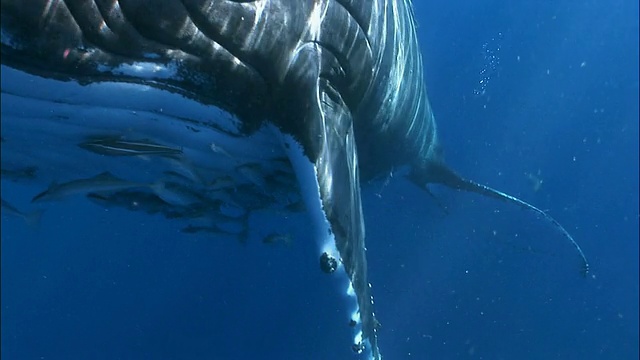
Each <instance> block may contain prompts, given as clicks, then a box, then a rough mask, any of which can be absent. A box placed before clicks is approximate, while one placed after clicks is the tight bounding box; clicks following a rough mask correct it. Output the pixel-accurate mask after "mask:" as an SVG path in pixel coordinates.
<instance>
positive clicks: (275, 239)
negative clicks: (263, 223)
mask: <svg viewBox="0 0 640 360" xmlns="http://www.w3.org/2000/svg"><path fill="white" fill-rule="evenodd" d="M262 242H263V243H264V244H268V245H278V244H281V245H285V246H291V244H292V243H293V239H292V237H291V234H281V233H277V232H274V233H271V234H269V235H267V236H265V237H264V238H263V239H262Z"/></svg>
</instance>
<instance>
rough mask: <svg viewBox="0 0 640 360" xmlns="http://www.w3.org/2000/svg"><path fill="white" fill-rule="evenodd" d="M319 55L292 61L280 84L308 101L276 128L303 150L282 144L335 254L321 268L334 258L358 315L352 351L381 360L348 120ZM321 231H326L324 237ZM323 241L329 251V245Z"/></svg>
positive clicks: (311, 53)
mask: <svg viewBox="0 0 640 360" xmlns="http://www.w3.org/2000/svg"><path fill="white" fill-rule="evenodd" d="M318 51H321V50H320V49H319V48H317V47H313V48H311V47H309V48H308V49H306V50H305V51H301V54H300V55H299V57H298V59H297V61H299V63H300V64H299V66H295V67H294V69H295V70H297V72H295V71H294V72H293V73H291V74H290V76H291V78H290V79H288V80H289V81H285V84H287V90H288V91H289V92H291V91H296V92H299V93H301V94H306V95H307V97H306V100H305V101H303V104H299V103H296V104H289V105H290V106H294V107H295V109H294V110H293V111H287V113H288V114H291V113H294V114H298V115H299V116H298V118H293V119H292V118H289V119H288V120H287V121H284V122H283V123H280V124H279V128H280V129H281V130H282V131H283V132H284V133H285V134H289V135H291V136H292V138H293V139H294V140H295V143H298V144H299V145H301V146H302V149H301V150H302V151H297V153H298V154H299V155H296V151H293V148H294V147H297V148H299V146H297V145H294V146H292V145H291V144H288V145H287V143H285V144H286V145H285V147H286V148H287V149H288V150H287V151H288V153H289V157H290V159H291V161H292V162H293V163H294V168H295V171H296V175H297V177H298V181H299V182H300V185H301V189H302V192H303V196H304V197H305V203H306V207H307V209H308V211H309V213H310V214H311V216H312V218H314V219H316V220H314V221H315V222H316V224H317V223H319V222H322V223H323V224H324V225H323V226H324V229H325V230H324V233H320V235H319V236H321V237H324V239H323V240H321V241H327V239H329V240H330V239H331V238H333V239H334V242H335V249H337V251H338V254H335V253H334V254H331V255H332V256H331V257H328V256H326V254H325V256H324V258H325V260H326V259H327V258H329V259H330V261H331V263H332V264H329V265H328V264H327V263H326V261H325V263H323V262H322V259H323V257H322V256H321V257H320V259H321V268H322V269H323V270H324V271H326V272H332V271H333V270H335V269H336V267H339V266H336V265H337V262H336V261H335V260H336V258H337V257H339V258H340V262H341V263H342V265H343V266H344V270H345V271H346V274H347V276H348V278H349V280H350V282H351V285H352V287H353V293H355V297H356V301H357V305H358V312H359V313H358V318H359V319H356V320H359V324H357V325H358V326H357V327H360V328H361V333H360V332H358V333H357V334H356V336H355V340H354V343H353V350H354V351H356V352H358V353H359V352H362V351H363V350H364V349H365V348H368V349H367V350H368V351H370V353H371V355H372V357H373V358H374V359H380V358H381V357H380V354H379V351H378V345H377V337H376V328H377V327H378V322H377V321H376V319H375V316H374V313H373V305H372V298H371V289H370V286H369V282H368V280H367V260H366V254H365V240H364V238H365V229H364V220H363V213H362V205H361V199H360V179H359V170H358V156H357V151H356V141H355V136H354V124H353V118H352V115H351V111H350V110H349V107H348V106H347V105H346V104H345V102H344V100H343V98H342V95H341V94H340V91H338V90H337V89H336V88H335V87H334V86H333V84H332V81H331V77H330V76H326V75H325V76H323V73H322V69H323V68H324V67H323V63H322V61H323V60H320V63H319V62H318V60H319V59H322V55H321V54H320V55H318V53H317V52H318ZM325 60H326V59H325ZM296 157H297V158H296ZM296 163H297V164H296ZM301 164H302V165H301ZM318 219H320V220H318ZM326 227H329V233H327V231H326ZM331 235H332V236H331ZM327 243H328V244H329V245H330V247H331V248H332V249H333V244H331V241H328V242H327ZM322 246H323V247H324V246H325V243H323V244H322ZM327 247H328V246H327ZM322 251H324V249H323V250H322ZM345 323H347V321H345ZM351 323H353V324H354V326H355V324H356V323H357V321H353V322H351ZM356 331H357V330H356Z"/></svg>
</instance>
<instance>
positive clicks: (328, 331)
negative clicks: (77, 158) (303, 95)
mask: <svg viewBox="0 0 640 360" xmlns="http://www.w3.org/2000/svg"><path fill="white" fill-rule="evenodd" d="M445 3H446V4H445ZM516 3H517V5H516ZM538 3H539V2H524V3H523V2H510V1H485V2H482V3H479V2H472V1H452V2H435V1H429V2H424V1H420V2H416V4H415V8H416V15H417V19H418V22H419V37H420V41H421V44H422V51H423V54H424V57H425V59H424V60H425V68H426V71H427V75H426V76H427V85H428V89H429V94H430V100H431V103H432V106H433V108H434V111H435V113H436V118H437V120H438V124H439V131H440V136H441V139H442V142H443V144H444V147H445V154H446V158H447V161H448V163H449V164H450V165H451V166H452V167H453V168H455V169H456V170H458V171H459V172H461V173H462V174H464V175H465V176H468V177H470V178H473V179H474V180H476V181H479V182H482V183H486V184H489V185H491V186H493V187H496V188H498V189H501V190H503V191H506V192H509V193H512V194H514V195H516V196H519V197H522V198H523V199H525V200H527V201H530V202H532V203H533V204H535V205H537V206H539V207H540V208H543V209H546V210H548V211H549V213H550V214H551V215H553V216H554V217H555V218H556V219H557V220H559V221H560V222H561V223H562V224H564V225H565V227H566V228H567V229H568V230H569V231H570V232H571V233H572V234H573V236H574V237H575V238H576V240H577V241H578V242H579V243H580V244H581V245H582V247H583V249H584V251H585V253H586V254H587V256H588V258H589V260H590V262H591V269H592V272H591V274H590V275H591V276H589V277H588V278H587V279H584V278H582V277H581V276H580V274H579V266H580V263H579V258H578V257H577V255H576V253H575V252H574V251H573V249H572V247H571V246H570V245H569V244H568V243H567V242H566V241H565V240H564V238H563V237H562V236H561V235H560V234H559V233H558V232H557V231H555V229H554V228H553V227H552V226H550V225H549V224H548V223H546V222H545V221H544V220H542V219H539V218H537V217H536V216H535V215H534V214H532V213H530V212H526V211H521V210H519V209H517V208H514V207H513V206H508V205H505V204H502V203H500V202H496V201H494V200H490V199H484V198H479V197H478V196H476V195H472V194H465V193H458V192H454V191H451V190H449V189H445V188H439V187H434V188H433V192H434V193H435V195H436V196H437V198H438V199H439V201H440V202H441V203H443V204H444V205H445V206H446V207H447V209H448V214H446V213H445V212H443V211H442V210H441V209H440V208H439V207H438V205H437V204H436V203H435V202H434V201H433V199H432V198H431V197H429V196H428V195H427V194H425V193H424V192H422V191H420V190H418V189H416V188H414V187H413V186H412V185H410V184H408V183H407V182H405V181H403V180H402V179H393V180H392V181H391V182H390V183H389V185H387V186H385V187H382V184H379V183H376V184H371V185H370V186H369V187H366V188H365V190H364V193H363V196H364V207H365V216H366V223H367V244H368V260H369V274H370V278H371V282H372V284H373V293H374V295H375V302H376V310H377V315H378V317H379V319H380V321H381V323H382V326H383V327H382V329H381V330H380V346H381V349H382V352H383V355H384V356H385V358H386V359H637V358H638V316H639V314H638V281H639V280H638V266H639V265H638V207H639V204H638V146H639V145H638V4H637V2H633V1H629V0H624V1H609V2H595V1H589V2H575V1H555V2H544V4H542V5H541V4H538ZM534 4H535V5H534ZM481 81H482V83H481ZM528 174H532V175H534V176H535V177H536V178H539V179H541V180H543V182H542V185H541V186H540V187H539V189H537V191H536V189H535V188H534V186H533V183H532V181H531V179H530V176H529V175H528ZM38 191H39V189H33V188H28V187H21V186H18V185H15V184H12V183H7V182H3V183H2V197H3V198H4V199H6V200H9V201H11V202H12V203H14V204H16V205H20V206H25V207H26V205H25V202H24V200H20V199H22V198H27V199H28V198H30V197H31V196H33V194H34V193H37V192H38ZM376 193H379V194H380V195H381V196H376ZM1 230H2V350H1V355H2V358H3V359H258V358H259V359H303V358H304V359H354V358H356V357H355V356H354V355H352V353H351V350H350V339H351V337H352V335H351V333H350V332H351V329H350V328H349V327H348V326H347V325H346V322H345V319H347V316H348V314H347V309H346V306H345V304H346V301H345V299H344V298H345V295H343V289H341V288H339V287H338V286H337V284H336V283H335V282H334V281H332V279H331V278H330V277H328V276H327V275H326V274H323V273H321V272H320V271H319V269H318V266H317V254H316V249H315V245H309V244H308V242H309V241H308V240H309V239H304V238H300V239H294V243H293V245H292V246H291V247H267V246H265V245H264V244H261V243H248V244H244V245H242V244H237V243H235V242H229V241H220V240H219V239H211V238H210V237H207V236H188V235H184V234H182V233H180V232H179V226H178V225H176V224H174V223H170V222H166V221H163V220H162V218H160V217H152V216H146V215H141V214H135V213H130V212H126V211H120V210H116V209H112V210H109V211H105V210H104V209H101V208H99V207H97V206H95V205H93V204H90V203H88V202H87V201H86V200H84V199H82V198H78V199H73V200H71V201H66V202H63V203H56V204H55V206H52V207H50V208H49V209H48V210H47V212H46V213H45V214H44V217H43V219H42V223H41V224H40V226H39V227H38V228H37V229H33V228H29V227H27V226H25V224H24V222H21V221H16V220H15V218H12V217H8V216H6V214H3V216H2V229H1ZM305 240H307V241H305Z"/></svg>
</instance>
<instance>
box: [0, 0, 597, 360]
mask: <svg viewBox="0 0 640 360" xmlns="http://www.w3.org/2000/svg"><path fill="white" fill-rule="evenodd" d="M56 4H57V5H60V6H51V3H50V2H48V1H40V2H30V1H23V0H13V1H12V0H3V2H2V16H3V17H2V34H3V36H2V47H3V52H2V64H3V65H5V66H8V67H12V68H15V69H18V70H20V71H22V72H31V73H34V74H37V75H39V76H45V77H47V78H48V79H54V80H55V79H58V80H74V81H77V82H80V83H95V82H99V81H102V80H105V81H111V82H117V81H120V82H123V83H124V82H126V83H129V84H141V85H145V86H151V87H155V88H157V89H161V90H168V91H171V92H176V93H179V94H181V95H183V96H185V97H188V98H190V99H193V100H195V101H197V102H198V103H200V104H209V105H215V106H217V107H218V108H220V109H223V110H225V111H227V112H228V113H231V114H233V115H234V116H235V117H237V118H238V119H239V123H238V124H236V123H234V122H224V121H220V123H217V124H213V125H211V127H213V128H215V129H217V130H218V131H219V133H220V134H219V135H220V136H226V137H227V140H234V141H237V142H236V145H239V144H241V143H242V142H241V140H242V139H245V140H246V143H244V149H246V148H248V147H251V146H254V145H255V146H257V144H255V143H253V142H250V140H249V139H254V138H253V137H251V136H252V135H255V134H266V133H271V134H273V136H275V137H278V138H279V139H280V141H281V143H282V144H283V149H281V151H283V152H284V153H286V155H287V156H288V157H289V161H290V162H291V163H292V164H293V168H294V171H295V176H296V178H297V180H298V183H299V184H300V191H301V192H302V195H303V198H304V199H305V204H306V208H307V212H308V213H309V215H310V217H311V219H312V221H313V224H314V226H315V227H316V228H317V229H319V230H318V231H316V233H317V234H325V235H324V236H325V237H326V234H327V231H325V230H327V229H328V230H330V233H331V235H330V236H329V239H321V238H320V236H322V235H317V237H318V241H319V242H324V241H325V240H329V242H331V243H333V244H334V245H335V248H332V249H330V250H328V252H327V251H324V250H323V252H322V254H321V255H320V258H321V264H322V269H323V270H324V271H326V272H332V271H334V270H336V269H337V259H340V260H341V263H342V265H343V267H344V270H345V271H346V274H347V276H348V277H349V279H350V281H351V286H352V288H353V290H354V293H355V295H356V298H357V308H358V321H357V325H356V326H355V331H356V336H355V339H354V344H353V349H354V350H355V351H356V352H362V351H364V350H365V349H366V350H368V351H369V352H370V354H371V357H372V358H374V359H380V358H381V354H380V351H379V349H378V342H377V328H378V321H377V320H376V318H375V316H374V311H373V302H372V294H371V288H370V285H369V281H368V279H367V260H366V253H365V231H364V220H363V214H362V206H361V198H360V181H361V180H369V179H372V178H375V177H378V176H382V175H384V174H388V173H390V172H391V171H392V170H393V169H400V168H405V169H407V170H408V171H409V179H410V180H411V181H412V182H413V183H415V184H416V185H418V186H420V187H421V188H425V187H426V186H427V184H429V183H441V184H444V185H446V186H449V187H451V188H454V189H459V190H466V191H471V192H475V193H479V194H482V195H486V196H490V197H494V198H497V199H500V200H504V201H507V202H510V203H513V204H516V205H518V206H520V207H523V208H527V209H529V210H533V211H535V212H537V213H539V214H541V215H542V216H543V217H545V218H546V219H547V220H549V221H550V222H552V223H553V224H554V225H555V226H557V227H558V229H560V231H561V232H562V233H563V234H564V236H565V237H566V238H567V239H568V240H569V241H570V242H571V243H572V244H573V246H575V247H576V249H577V251H578V252H579V254H580V256H581V257H582V259H583V271H584V272H585V273H586V271H587V270H588V264H587V262H586V259H585V258H584V255H583V254H582V251H581V249H580V248H579V246H578V245H577V244H576V243H575V241H574V240H573V238H572V237H571V236H570V235H569V234H568V233H567V232H566V230H565V229H564V228H562V226H561V225H560V224H559V223H558V222H556V221H555V220H554V219H552V218H551V217H550V216H549V215H547V214H546V213H544V212H543V211H541V210H540V209H538V208H535V207H533V206H532V205H530V204H528V203H526V202H524V201H521V200H519V199H517V198H515V197H512V196H510V195H507V194H505V193H502V192H500V191H497V190H494V189H491V188H489V187H487V186H484V185H480V184H477V183H475V182H473V181H470V180H467V179H464V178H462V177H461V176H459V175H458V174H456V173H455V172H453V171H452V170H451V169H449V168H448V167H447V166H446V165H445V163H444V161H443V158H442V155H441V151H440V144H439V142H438V137H437V131H436V122H435V118H434V115H433V113H432V111H431V107H430V104H429V101H428V98H427V92H426V86H425V83H424V77H423V67H422V59H421V55H420V50H419V47H418V40H417V36H416V25H415V19H414V15H413V12H412V9H411V3H410V1H409V0H378V1H369V0H351V1H337V0H313V1H312V0H309V1H301V0H272V1H237V2H236V1H218V0H209V1H207V0H202V1H172V0H164V1H162V0H153V1H152V0H137V1H136V0H129V1H125V0H121V1H118V2H117V3H115V5H114V3H112V2H95V3H94V2H86V1H82V0H67V1H65V2H63V3H56ZM3 86H5V85H4V84H3ZM3 91H5V90H4V89H3ZM50 96H51V95H50ZM130 103H133V100H132V101H131V102H130ZM130 103H129V104H130ZM266 119H268V121H267V120H266ZM3 121H4V117H3ZM236 125H237V126H236ZM189 126H191V125H189ZM192 134H196V133H195V132H192ZM226 144H227V143H225V149H224V150H225V152H226V153H228V154H229V157H231V158H233V159H236V161H239V157H237V156H235V152H236V150H238V149H233V148H232V147H230V146H226ZM270 150H274V149H270ZM274 155H275V154H274Z"/></svg>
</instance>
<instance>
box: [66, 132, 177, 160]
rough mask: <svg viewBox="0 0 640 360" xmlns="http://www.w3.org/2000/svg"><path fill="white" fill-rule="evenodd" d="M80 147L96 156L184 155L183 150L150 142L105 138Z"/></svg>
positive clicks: (92, 140) (87, 142)
mask: <svg viewBox="0 0 640 360" xmlns="http://www.w3.org/2000/svg"><path fill="white" fill-rule="evenodd" d="M78 146H79V147H81V148H83V149H85V150H88V151H91V152H94V153H96V154H100V155H108V156H145V155H156V156H167V157H175V156H179V155H182V149H176V148H172V147H169V146H164V145H159V144H155V143H153V142H152V141H149V140H139V141H134V140H124V139H119V138H110V137H105V138H101V139H91V140H87V141H85V142H82V143H80V144H78Z"/></svg>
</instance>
